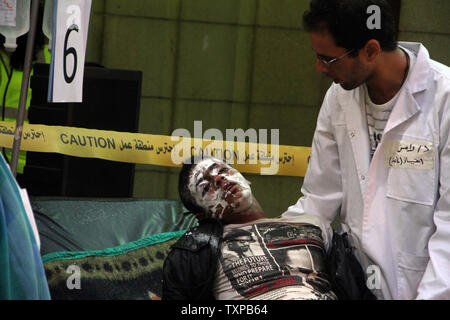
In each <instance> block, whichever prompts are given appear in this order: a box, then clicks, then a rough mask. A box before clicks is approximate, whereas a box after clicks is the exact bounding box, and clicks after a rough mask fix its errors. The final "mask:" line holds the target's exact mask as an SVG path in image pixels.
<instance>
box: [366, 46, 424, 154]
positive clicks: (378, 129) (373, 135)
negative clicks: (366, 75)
mask: <svg viewBox="0 0 450 320" xmlns="http://www.w3.org/2000/svg"><path fill="white" fill-rule="evenodd" d="M402 49H404V50H405V51H406V52H407V53H408V55H409V71H408V75H409V73H410V70H411V69H412V67H413V65H414V63H415V59H416V56H415V55H414V54H413V53H412V52H411V51H409V50H407V49H405V48H403V47H402ZM405 82H406V81H405ZM363 88H364V95H365V107H366V115H367V126H368V131H369V141H370V159H372V157H373V155H374V153H375V150H376V149H377V147H378V144H379V143H380V141H381V137H382V135H383V131H384V128H385V127H386V123H387V121H388V119H389V116H390V115H391V111H392V109H393V108H394V105H395V103H396V102H397V99H398V96H399V94H400V90H401V89H400V90H399V91H398V92H397V94H396V95H395V96H394V97H393V98H392V99H391V100H389V101H388V102H386V103H384V104H376V103H373V101H372V100H371V99H370V96H369V92H368V89H367V85H366V84H364V85H363ZM402 88H403V87H402Z"/></svg>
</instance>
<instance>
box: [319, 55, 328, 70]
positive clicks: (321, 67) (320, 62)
mask: <svg viewBox="0 0 450 320" xmlns="http://www.w3.org/2000/svg"><path fill="white" fill-rule="evenodd" d="M327 71H328V67H327V66H326V65H325V64H324V63H323V62H322V61H320V59H319V58H316V72H317V73H326V72H327Z"/></svg>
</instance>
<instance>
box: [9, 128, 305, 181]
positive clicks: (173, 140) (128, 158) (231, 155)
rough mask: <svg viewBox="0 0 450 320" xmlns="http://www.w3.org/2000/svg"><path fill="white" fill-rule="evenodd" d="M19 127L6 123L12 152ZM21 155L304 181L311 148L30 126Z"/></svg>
mask: <svg viewBox="0 0 450 320" xmlns="http://www.w3.org/2000/svg"><path fill="white" fill-rule="evenodd" d="M14 130H15V122H6V121H0V147H5V148H12V147H13V141H14ZM20 150H25V151H35V152H52V153H61V154H65V155H69V156H76V157H84V158H99V159H105V160H112V161H121V162H130V163H142V164H152V165H159V166H169V167H179V166H181V164H182V161H183V160H185V159H186V158H188V157H190V156H191V155H208V156H215V157H218V158H221V159H224V160H225V161H227V162H228V163H230V164H232V165H233V166H234V167H235V168H236V169H237V170H239V171H241V172H246V173H256V174H269V175H270V174H272V175H273V174H276V175H284V176H297V177H303V176H304V175H305V173H306V169H307V166H308V158H309V155H310V152H311V148H310V147H296V146H284V145H270V144H260V143H244V142H236V141H222V140H204V139H198V138H184V137H173V136H164V135H154V134H143V133H129V132H117V131H106V130H96V129H83V128H76V127H63V126H47V125H40V124H24V126H23V133H22V141H21V145H20Z"/></svg>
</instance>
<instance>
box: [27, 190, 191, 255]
mask: <svg viewBox="0 0 450 320" xmlns="http://www.w3.org/2000/svg"><path fill="white" fill-rule="evenodd" d="M30 202H31V206H32V209H33V213H34V217H35V220H36V225H37V228H38V232H39V237H40V241H41V249H40V253H41V255H42V256H43V255H46V254H49V253H52V252H61V251H90V250H103V249H106V248H113V247H117V246H121V245H124V244H128V243H130V242H133V241H136V240H139V239H143V238H146V237H149V236H151V235H154V234H159V233H167V232H176V231H179V230H186V229H189V228H191V227H193V226H196V225H197V219H196V218H195V217H194V216H193V215H185V214H184V213H185V212H186V211H187V210H186V209H185V208H184V206H183V205H182V203H181V202H180V201H177V200H166V199H136V198H127V199H120V198H117V199H116V198H113V199H111V198H107V199H97V198H64V197H31V198H30Z"/></svg>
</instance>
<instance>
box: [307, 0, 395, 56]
mask: <svg viewBox="0 0 450 320" xmlns="http://www.w3.org/2000/svg"><path fill="white" fill-rule="evenodd" d="M371 5H376V6H377V7H378V8H379V9H380V22H381V25H380V28H369V27H368V25H367V21H368V19H369V17H371V15H372V14H373V13H370V12H372V11H369V13H368V12H367V11H368V10H367V9H368V7H369V6H371ZM303 26H304V28H305V29H306V30H307V31H308V32H312V31H322V30H328V31H329V32H330V33H331V35H332V36H333V38H334V41H335V44H336V46H338V47H342V48H345V49H347V50H352V49H356V50H355V51H354V52H352V53H350V54H349V56H353V57H355V56H356V55H357V50H359V49H361V48H363V47H364V45H365V44H366V43H367V41H369V40H371V39H375V40H378V42H379V43H380V47H381V49H382V50H383V51H393V50H395V49H396V48H397V25H396V21H395V19H394V14H393V12H392V8H391V7H390V5H389V4H388V2H387V1H386V0H312V1H311V3H310V10H309V11H306V12H305V13H304V14H303Z"/></svg>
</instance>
